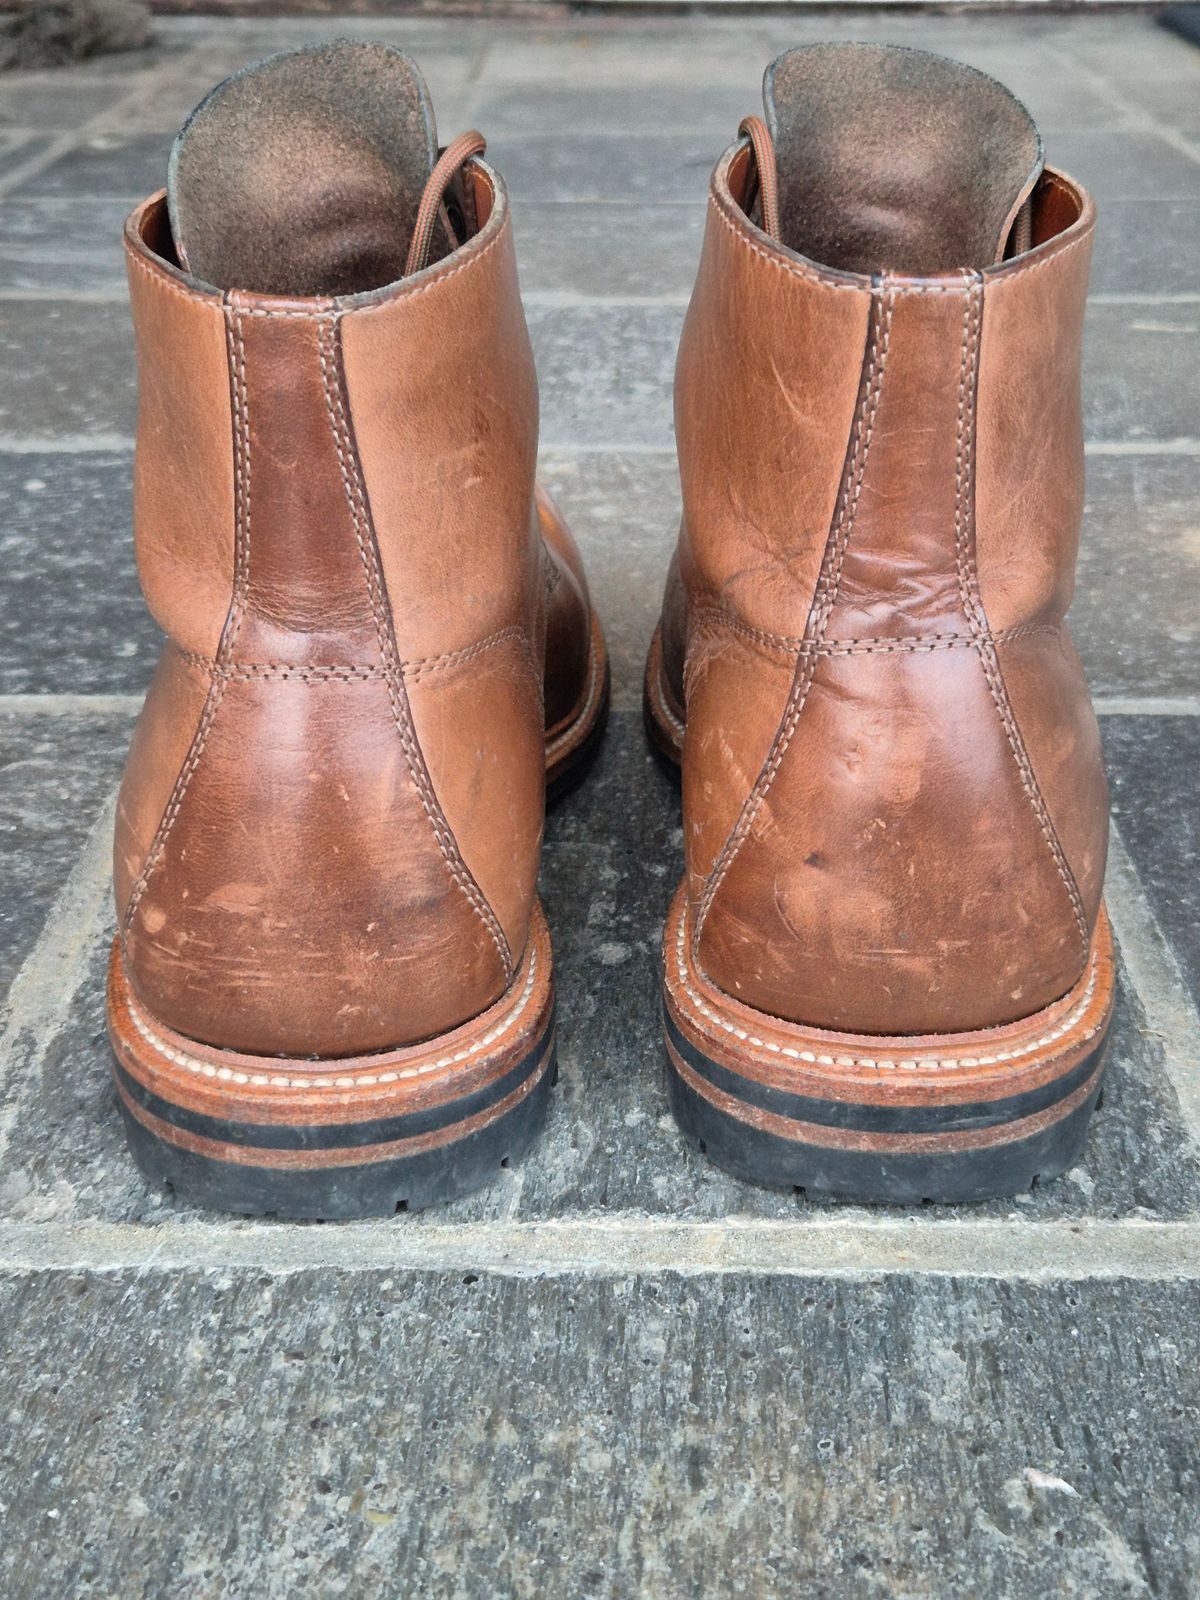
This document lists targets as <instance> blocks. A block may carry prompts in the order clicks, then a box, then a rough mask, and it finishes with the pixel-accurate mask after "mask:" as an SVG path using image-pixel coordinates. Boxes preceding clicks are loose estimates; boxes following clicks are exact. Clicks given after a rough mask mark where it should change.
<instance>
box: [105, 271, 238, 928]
mask: <svg viewBox="0 0 1200 1600" xmlns="http://www.w3.org/2000/svg"><path fill="white" fill-rule="evenodd" d="M224 315H225V341H226V349H227V352H228V358H229V374H230V394H231V399H232V414H233V458H234V472H233V477H234V530H235V532H234V546H233V548H234V556H233V597H232V602H231V604H230V608H229V615H228V616H227V617H226V619H225V626H224V628H223V629H222V632H221V642H220V644H219V645H218V647H217V661H218V662H220V663H224V662H225V661H227V660H228V657H229V655H230V653H231V652H232V650H233V648H234V645H235V644H236V643H237V636H238V633H239V631H240V629H241V625H242V618H243V616H244V615H245V611H246V601H247V597H248V594H249V588H250V509H251V504H250V404H249V397H248V394H247V388H246V345H245V339H244V337H243V332H242V323H241V316H240V312H239V311H238V309H237V308H236V307H235V306H234V305H233V303H232V302H231V301H230V300H228V299H227V300H226V302H225V313H224ZM225 683H226V680H225V679H224V678H223V677H220V676H218V675H217V674H215V673H214V675H213V676H212V677H211V678H210V680H209V686H208V695H207V697H206V699H205V702H204V709H203V711H202V712H201V714H200V721H199V724H198V725H197V728H196V732H195V734H194V735H193V737H192V743H191V747H190V749H189V750H188V753H187V757H186V759H185V760H184V763H183V766H182V767H181V768H180V770H179V775H178V777H177V778H176V779H175V785H174V788H173V789H172V790H171V797H170V799H169V800H168V802H167V808H166V810H165V811H164V813H163V816H162V820H161V821H160V823H159V825H158V830H157V832H156V833H155V835H154V839H153V841H152V842H151V845H150V849H149V851H148V852H147V854H146V859H145V861H144V862H143V863H142V870H141V872H140V873H139V874H138V879H137V882H136V883H135V884H134V886H133V892H132V893H131V894H130V897H129V904H128V906H127V907H126V908H125V915H124V917H123V918H122V920H121V939H122V944H124V943H125V942H126V941H127V939H128V935H129V930H130V928H131V927H132V926H133V919H134V917H135V916H136V915H137V909H138V906H139V905H140V904H141V902H142V898H143V896H144V895H145V892H146V887H147V885H148V884H149V882H150V878H151V875H152V873H153V872H154V871H155V869H156V868H157V866H158V864H159V862H160V861H161V860H162V857H163V854H164V852H165V850H166V847H167V840H168V839H169V837H170V835H171V830H172V828H173V827H174V826H175V821H176V819H177V818H178V816H179V812H180V810H181V808H182V806H183V802H184V798H185V796H186V795H187V792H188V789H189V787H190V786H191V782H192V779H193V777H194V776H195V774H196V769H197V767H198V766H199V764H200V758H201V756H202V755H203V754H204V747H205V745H206V744H207V743H208V736H209V733H210V732H211V731H212V726H213V723H214V721H215V720H216V715H217V710H218V708H219V706H220V704H221V700H222V697H223V696H224V693H225Z"/></svg>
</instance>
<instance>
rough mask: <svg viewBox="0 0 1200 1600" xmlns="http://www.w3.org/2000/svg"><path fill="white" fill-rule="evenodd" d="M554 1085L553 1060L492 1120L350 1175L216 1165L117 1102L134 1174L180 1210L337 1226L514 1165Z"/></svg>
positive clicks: (453, 1192)
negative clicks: (181, 1205)
mask: <svg viewBox="0 0 1200 1600" xmlns="http://www.w3.org/2000/svg"><path fill="white" fill-rule="evenodd" d="M557 1078H558V1066H557V1062H556V1059H555V1057H554V1056H553V1055H552V1056H551V1059H550V1061H549V1063H548V1064H547V1066H546V1067H545V1068H544V1070H543V1071H542V1073H541V1075H540V1077H539V1079H538V1082H537V1083H536V1085H535V1086H534V1088H533V1089H531V1090H530V1092H529V1094H528V1095H526V1097H525V1098H524V1099H523V1100H521V1101H520V1102H519V1103H518V1104H517V1105H516V1106H514V1107H513V1109H512V1110H511V1111H509V1112H507V1113H506V1114H505V1115H504V1116H503V1117H500V1118H499V1119H498V1120H497V1121H495V1122H493V1123H490V1124H488V1125H487V1126H486V1127H483V1128H479V1129H477V1130H476V1131H475V1132H473V1133H470V1134H467V1135H466V1136H465V1137H463V1138H461V1139H457V1140H454V1141H452V1142H450V1143H448V1144H444V1145H441V1146H438V1147H436V1148H434V1149H431V1150H422V1151H418V1152H416V1153H414V1154H412V1155H408V1156H396V1157H393V1158H391V1159H389V1160H384V1161H372V1162H364V1163H362V1164H358V1165H352V1166H329V1167H308V1168H298V1169H280V1168H271V1167H260V1166H253V1165H249V1164H245V1165H244V1164H242V1163H240V1162H232V1161H216V1160H213V1159H212V1157H210V1156H205V1155H201V1154H199V1153H197V1152H195V1151H191V1150H185V1149H183V1148H182V1147H180V1146H179V1145H174V1144H170V1143H168V1142H167V1141H166V1140H163V1139H160V1138H158V1136H157V1135H156V1134H154V1133H152V1132H151V1131H150V1130H149V1129H148V1128H145V1127H143V1126H142V1124H141V1123H140V1122H139V1121H138V1120H137V1118H136V1117H134V1116H133V1115H131V1113H130V1112H129V1110H128V1108H127V1107H126V1106H125V1104H124V1102H121V1115H122V1117H123V1119H124V1122H125V1133H126V1136H127V1138H128V1140H129V1148H130V1150H131V1152H132V1154H133V1158H134V1160H135V1161H136V1163H137V1165H138V1167H139V1169H140V1170H141V1172H142V1173H143V1174H144V1175H145V1176H146V1177H147V1178H149V1179H150V1180H151V1182H153V1183H158V1184H164V1185H166V1186H167V1187H168V1188H170V1189H172V1190H173V1191H174V1192H175V1194H176V1195H177V1196H178V1197H179V1199H181V1200H182V1201H184V1202H185V1204H187V1205H193V1206H201V1207H203V1208H205V1209H206V1210H212V1211H231V1212H236V1213H238V1214H239V1215H243V1216H255V1217H262V1216H276V1217H285V1218H290V1219H292V1220H299V1219H306V1220H310V1221H321V1222H335V1221H336V1222H343V1221H352V1220H355V1219H362V1218H366V1217H391V1216H395V1215H396V1213H397V1212H402V1211H423V1210H424V1209H425V1208H426V1207H427V1206H436V1205H442V1204H445V1203H446V1202H448V1201H450V1200H457V1199H460V1198H461V1197H462V1196H463V1195H466V1194H471V1193H473V1192H474V1191H475V1190H476V1189H481V1188H483V1187H484V1186H485V1185H486V1184H488V1183H491V1182H493V1181H494V1180H495V1179H496V1177H497V1176H498V1175H499V1173H500V1171H501V1169H502V1168H504V1167H507V1166H510V1165H512V1166H515V1165H516V1164H517V1163H518V1162H519V1161H520V1160H521V1159H522V1158H523V1157H524V1156H525V1155H526V1154H527V1152H528V1150H529V1148H530V1146H531V1145H532V1144H533V1142H534V1140H535V1139H536V1138H537V1136H538V1134H539V1133H540V1132H541V1130H542V1127H543V1125H544V1123H545V1121H546V1115H547V1112H548V1110H549V1104H550V1090H551V1087H552V1086H553V1084H554V1082H555V1081H556V1080H557Z"/></svg>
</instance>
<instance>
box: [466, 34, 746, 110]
mask: <svg viewBox="0 0 1200 1600" xmlns="http://www.w3.org/2000/svg"><path fill="white" fill-rule="evenodd" d="M765 65H766V58H764V55H763V48H762V44H761V41H760V40H759V38H758V37H757V35H756V33H755V32H754V30H753V29H751V28H749V27H746V26H745V25H741V26H738V25H736V24H735V25H733V26H730V25H729V24H728V23H727V22H726V23H723V24H722V23H718V24H717V25H716V26H709V25H706V26H702V27H697V26H696V25H695V23H694V20H693V19H690V18H689V19H686V20H681V19H661V18H660V19H655V21H653V22H647V21H646V20H645V19H643V20H642V21H641V22H640V23H639V24H638V25H636V26H632V27H631V26H629V25H628V24H626V25H624V26H622V25H621V23H620V21H617V22H616V23H614V24H612V25H609V26H603V25H601V26H596V25H592V26H587V25H584V26H581V27H576V28H561V27H557V26H552V27H541V28H538V27H534V28H529V27H525V28H514V29H509V30H507V32H506V33H500V34H498V35H497V37H496V39H495V41H494V42H493V44H492V46H491V48H490V50H489V51H488V54H487V58H486V61H485V63H484V68H483V73H482V75H481V79H480V82H481V84H482V85H483V87H484V88H486V89H488V90H490V89H492V88H495V87H501V86H503V87H505V88H510V89H511V88H522V87H525V86H528V88H529V90H530V91H531V92H532V93H539V92H541V91H542V90H544V88H545V87H546V86H547V85H553V86H554V88H555V90H556V91H560V90H563V89H581V90H583V91H584V92H587V93H593V92H595V91H597V90H600V89H622V90H624V89H631V88H643V87H644V88H646V89H648V90H650V91H651V92H652V91H653V90H654V89H655V88H656V87H658V86H660V85H670V86H672V87H675V86H678V85H689V84H690V85H696V84H700V83H703V84H711V85H714V86H716V87H720V88H724V89H733V90H737V89H739V87H740V88H742V89H743V90H744V91H747V92H749V93H750V94H751V95H752V96H754V97H755V99H752V100H751V101H750V104H749V105H748V106H747V110H753V109H754V105H755V100H756V98H757V95H758V91H759V85H760V84H761V82H762V73H763V68H764V66H765ZM742 114H743V115H744V114H745V113H744V112H743V113H742Z"/></svg>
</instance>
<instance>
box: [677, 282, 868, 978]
mask: <svg viewBox="0 0 1200 1600" xmlns="http://www.w3.org/2000/svg"><path fill="white" fill-rule="evenodd" d="M886 282H887V279H886V278H884V279H881V284H886ZM872 301H873V305H872V331H871V336H870V340H869V344H868V351H869V354H868V356H867V363H866V376H865V378H864V384H863V398H862V402H861V404H860V405H859V407H858V415H857V418H856V421H855V428H854V435H853V442H852V444H851V447H850V450H849V453H848V459H847V462H846V470H845V474H844V476H843V481H842V487H841V491H840V493H839V496H838V499H839V504H840V509H839V511H838V512H836V513H835V519H834V524H833V527H832V529H831V530H830V534H829V538H828V540H827V541H826V549H825V557H824V560H823V562H822V568H821V574H820V576H819V578H818V579H817V588H816V593H815V594H814V596H813V607H814V613H813V615H812V618H811V621H810V626H811V629H812V632H811V635H810V637H812V638H813V640H814V641H815V642H816V643H818V644H819V643H820V642H821V640H822V638H823V637H824V633H825V629H826V627H827V626H828V623H829V618H830V615H831V614H832V612H833V608H834V605H835V604H836V602H837V596H838V589H839V587H840V585H841V578H842V564H843V562H844V559H845V555H846V550H847V547H848V546H849V543H850V536H851V533H852V532H853V529H854V519H855V514H856V512H857V510H858V500H859V495H860V493H861V491H862V485H863V478H864V476H865V474H866V467H867V457H868V455H869V453H870V449H871V440H872V438H873V436H874V431H875V418H876V415H877V412H878V407H879V395H880V391H881V390H882V388H883V375H884V371H885V370H886V367H887V358H888V347H889V341H890V339H891V332H892V310H893V306H894V304H895V296H894V294H893V293H892V291H891V289H890V288H887V289H884V290H883V293H882V298H880V296H878V295H876V294H873V295H872ZM815 671H816V657H815V656H814V655H813V654H812V653H811V652H807V653H803V654H799V655H798V656H797V662H796V676H795V680H794V682H793V684H792V689H791V693H790V695H789V697H788V705H787V708H786V710H785V712H784V718H783V722H782V723H781V724H780V727H779V729H778V731H777V732H776V735H775V739H774V742H773V745H772V749H771V752H770V755H769V756H768V759H767V763H766V765H765V766H764V768H763V770H762V772H761V773H760V774H759V776H758V779H757V780H756V782H755V785H754V788H753V789H752V790H751V792H750V794H749V796H748V797H747V800H746V803H745V805H744V806H743V807H742V811H741V815H740V816H739V817H738V820H737V825H736V827H735V828H734V830H733V833H732V834H731V835H730V837H729V838H728V839H727V840H726V842H725V845H724V847H723V848H722V851H721V855H720V858H719V859H718V861H717V864H716V866H715V867H714V869H713V871H712V872H711V873H710V875H709V879H708V883H707V884H706V885H705V889H704V895H703V898H702V900H701V902H700V908H699V911H698V913H697V917H696V931H695V936H694V938H695V945H696V950H697V953H698V951H699V945H700V935H701V932H702V931H703V928H704V920H705V918H706V917H707V915H708V913H709V911H710V909H711V907H712V903H713V900H714V899H715V898H716V894H717V891H718V889H719V888H720V887H721V884H722V882H723V881H724V878H725V875H726V873H727V872H728V871H729V868H730V867H731V866H732V865H733V862H734V861H735V859H736V858H737V854H738V851H739V850H740V849H741V847H742V844H743V842H744V841H745V839H746V836H747V834H748V833H749V832H750V828H751V826H752V824H753V822H754V819H755V817H756V816H757V815H758V812H759V810H760V808H761V806H762V803H763V801H764V799H765V798H766V796H767V793H768V792H769V790H770V788H771V785H772V783H773V782H774V781H775V776H776V774H777V773H778V771H779V768H780V766H781V764H782V762H783V758H784V756H785V755H786V754H787V750H788V746H789V745H790V744H791V742H792V735H793V734H794V733H795V731H796V725H797V723H798V722H799V720H800V714H801V712H802V711H803V710H804V706H805V703H806V702H807V700H808V691H809V689H810V688H811V686H812V680H813V675H814V673H815Z"/></svg>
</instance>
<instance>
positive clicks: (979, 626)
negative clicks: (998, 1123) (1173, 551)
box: [954, 273, 1090, 959]
mask: <svg viewBox="0 0 1200 1600" xmlns="http://www.w3.org/2000/svg"><path fill="white" fill-rule="evenodd" d="M966 291H967V292H966V295H965V297H964V303H963V352H962V362H961V365H960V371H959V389H958V427H957V438H956V442H955V457H954V459H955V472H954V550H955V564H956V567H957V571H958V587H959V594H960V596H961V598H962V607H963V612H964V615H965V616H966V619H967V621H968V623H969V624H970V627H971V632H972V634H973V635H974V638H975V643H976V645H977V648H978V651H979V660H980V664H981V666H982V667H983V671H984V676H985V677H986V678H987V684H988V689H989V691H990V693H991V696H992V701H993V703H994V705H995V707H996V712H997V715H998V716H999V718H1000V723H1001V726H1002V727H1003V729H1004V732H1005V735H1006V737H1007V739H1008V745H1009V749H1010V750H1011V751H1012V754H1013V759H1014V760H1015V761H1016V763H1017V771H1018V772H1019V774H1020V778H1021V785H1022V787H1023V789H1024V790H1025V794H1026V796H1027V797H1028V800H1029V803H1030V805H1031V806H1032V807H1033V813H1034V816H1035V817H1036V818H1037V823H1038V827H1039V828H1040V829H1041V833H1042V837H1043V838H1044V839H1045V841H1046V844H1047V846H1048V848H1049V850H1050V854H1051V856H1052V857H1053V859H1054V865H1055V867H1056V868H1057V871H1058V875H1059V877H1060V878H1061V879H1062V882H1063V887H1064V888H1065V889H1066V891H1067V898H1068V899H1069V900H1070V902H1071V910H1072V912H1073V914H1074V917H1075V925H1076V927H1077V929H1078V931H1079V938H1080V943H1081V945H1082V948H1083V953H1084V958H1085V959H1086V957H1087V950H1088V945H1089V942H1090V934H1089V930H1088V923H1087V916H1086V915H1085V913H1084V909H1083V901H1082V899H1081V897H1080V894H1079V887H1078V885H1077V884H1076V882H1075V876H1074V874H1073V873H1072V871H1071V869H1070V866H1069V865H1068V863H1067V858H1066V856H1065V854H1064V852H1063V848H1062V844H1061V842H1060V841H1059V838H1058V834H1057V832H1056V831H1055V828H1054V825H1053V823H1052V822H1051V820H1050V814H1049V811H1048V810H1047V808H1046V802H1045V797H1044V796H1043V794H1042V791H1041V787H1040V786H1039V784H1038V781H1037V777H1036V775H1035V773H1034V771H1033V766H1032V763H1031V762H1030V759H1029V752H1028V751H1027V750H1026V748H1025V741H1024V739H1022V737H1021V732H1020V729H1019V728H1018V727H1017V722H1016V718H1015V716H1014V715H1013V709H1012V704H1011V702H1010V700H1009V698H1008V691H1007V689H1006V687H1005V684H1004V677H1003V674H1002V672H1001V670H1000V662H999V659H998V657H997V655H996V648H995V643H994V641H993V639H992V637H991V635H990V633H989V630H988V625H987V616H986V613H985V612H984V608H983V599H982V596H981V594H980V592H979V573H978V569H977V566H976V560H975V550H974V538H973V530H974V516H973V511H972V497H973V494H974V483H975V388H976V377H977V372H978V362H979V346H980V332H981V328H982V323H983V285H982V281H981V279H980V277H979V275H978V274H977V273H974V274H970V275H969V276H968V277H967V280H966Z"/></svg>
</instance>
